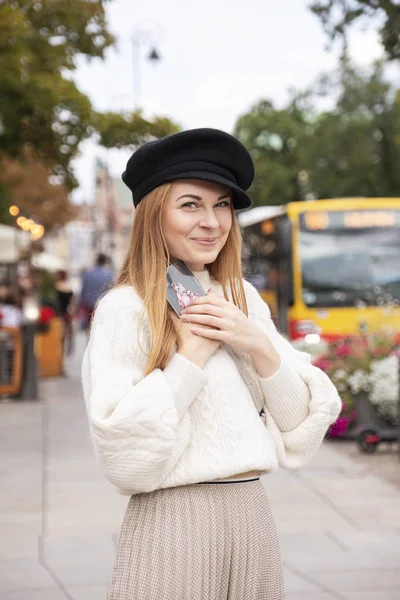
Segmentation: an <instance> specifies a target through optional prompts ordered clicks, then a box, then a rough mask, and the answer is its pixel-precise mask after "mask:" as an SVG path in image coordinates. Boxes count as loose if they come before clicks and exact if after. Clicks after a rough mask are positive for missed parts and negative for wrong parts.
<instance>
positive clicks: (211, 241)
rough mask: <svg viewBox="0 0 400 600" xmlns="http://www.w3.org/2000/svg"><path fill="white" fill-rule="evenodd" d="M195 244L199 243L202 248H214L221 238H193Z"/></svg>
mask: <svg viewBox="0 0 400 600" xmlns="http://www.w3.org/2000/svg"><path fill="white" fill-rule="evenodd" d="M192 239H193V241H194V242H197V243H198V244H200V245H201V246H214V245H215V244H216V243H217V242H218V239H219V238H192Z"/></svg>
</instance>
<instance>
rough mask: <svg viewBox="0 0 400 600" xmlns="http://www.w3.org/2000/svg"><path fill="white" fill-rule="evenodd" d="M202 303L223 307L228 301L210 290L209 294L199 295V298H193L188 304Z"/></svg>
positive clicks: (196, 304)
mask: <svg viewBox="0 0 400 600" xmlns="http://www.w3.org/2000/svg"><path fill="white" fill-rule="evenodd" d="M203 304H212V305H213V306H219V307H221V308H223V307H224V306H226V305H227V304H229V302H227V301H226V300H225V298H221V297H220V296H217V294H214V293H213V292H212V293H210V294H207V296H201V297H200V298H194V300H192V301H191V303H190V305H189V306H198V305H203Z"/></svg>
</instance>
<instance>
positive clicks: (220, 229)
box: [162, 179, 232, 271]
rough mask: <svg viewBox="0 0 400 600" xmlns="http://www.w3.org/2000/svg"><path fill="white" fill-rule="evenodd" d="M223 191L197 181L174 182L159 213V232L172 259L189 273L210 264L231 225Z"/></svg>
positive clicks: (227, 195) (228, 202) (227, 198)
mask: <svg viewBox="0 0 400 600" xmlns="http://www.w3.org/2000/svg"><path fill="white" fill-rule="evenodd" d="M231 203H232V200H231V194H230V192H229V190H228V189H227V188H224V187H222V186H220V185H217V184H215V183H210V182H207V181H199V180H191V179H187V180H180V181H175V182H174V183H173V184H172V187H171V194H170V196H169V198H168V201H167V203H166V206H165V207H164V211H163V214H162V229H163V233H164V236H165V239H166V242H167V246H168V250H169V252H170V254H171V255H172V256H174V257H175V258H177V259H179V260H183V261H184V262H185V263H186V264H187V266H188V267H189V269H191V270H192V271H202V270H203V269H204V266H205V265H207V264H210V263H212V262H214V260H215V259H216V258H217V256H218V254H219V253H220V251H221V249H222V248H223V247H224V245H225V242H226V240H227V238H228V235H229V231H230V229H231V226H232V211H231Z"/></svg>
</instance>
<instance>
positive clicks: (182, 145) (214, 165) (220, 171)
mask: <svg viewBox="0 0 400 600" xmlns="http://www.w3.org/2000/svg"><path fill="white" fill-rule="evenodd" d="M253 178H254V166H253V161H252V158H251V156H250V154H249V152H248V150H247V149H246V148H245V147H244V146H243V144H242V143H241V142H239V140H237V139H236V138H235V137H233V136H232V135H230V134H229V133H226V132H224V131H220V130H219V129H189V130H187V131H181V132H179V133H174V134H172V135H168V136H167V137H164V138H162V139H160V140H156V141H155V142H149V143H148V144H145V145H144V146H141V147H140V148H139V149H138V150H136V151H135V152H134V153H133V154H132V156H131V157H130V159H129V160H128V163H127V165H126V170H125V171H124V172H123V174H122V180H123V181H124V183H125V184H126V185H127V186H128V187H129V189H130V190H132V194H133V203H134V205H135V206H137V205H138V204H139V202H140V201H141V199H142V198H143V196H146V194H148V193H149V192H151V191H152V190H154V189H155V188H156V187H158V186H160V185H162V184H163V183H168V182H170V181H175V180H177V179H201V180H203V181H211V182H213V183H218V184H220V185H222V186H225V187H227V188H229V189H230V190H231V191H232V198H233V205H234V207H235V209H242V208H248V207H249V206H251V205H252V201H251V199H250V197H249V196H248V195H247V194H246V190H247V189H248V188H249V187H250V185H251V184H252V181H253Z"/></svg>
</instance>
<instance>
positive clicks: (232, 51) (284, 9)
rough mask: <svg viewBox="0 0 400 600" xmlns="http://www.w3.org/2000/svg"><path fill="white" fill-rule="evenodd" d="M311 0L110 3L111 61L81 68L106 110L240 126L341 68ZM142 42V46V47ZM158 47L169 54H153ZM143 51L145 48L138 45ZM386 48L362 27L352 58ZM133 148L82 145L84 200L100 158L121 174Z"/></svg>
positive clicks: (187, 124) (79, 197)
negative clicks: (155, 57) (252, 112)
mask: <svg viewBox="0 0 400 600" xmlns="http://www.w3.org/2000/svg"><path fill="white" fill-rule="evenodd" d="M308 4H309V0H279V1H278V0H274V1H273V0H247V2H244V1H243V0H201V2H199V1H198V0H197V1H195V0H185V1H183V0H167V1H166V0H146V1H145V2H140V3H139V2H136V1H135V0H112V1H111V2H107V3H106V11H107V16H108V22H109V28H110V30H111V31H112V32H113V33H114V35H115V36H116V37H117V47H116V48H112V49H109V50H108V51H107V53H106V59H105V61H100V60H98V59H96V60H94V61H91V62H87V61H86V59H85V60H83V59H82V60H80V61H79V64H78V69H77V70H76V71H75V73H74V74H73V79H74V80H75V81H76V83H77V85H78V87H79V89H80V90H81V91H82V92H84V93H86V94H87V95H88V96H89V97H90V99H91V101H92V103H93V105H94V107H95V108H96V109H97V110H100V111H107V110H112V111H120V110H121V111H125V110H132V109H134V108H138V107H139V108H141V109H142V110H143V113H144V115H145V116H146V117H152V116H155V115H160V116H161V115H162V116H167V117H169V118H171V119H172V120H174V121H175V122H177V123H178V124H180V126H181V127H182V128H184V129H189V128H195V127H216V128H218V129H223V130H225V131H228V132H232V130H233V127H234V124H235V121H236V119H237V118H238V117H239V116H240V115H241V114H243V113H246V112H247V111H248V110H249V109H250V108H251V107H252V106H253V105H254V104H255V103H257V102H258V101H259V100H260V99H262V98H267V99H269V100H272V101H273V103H274V104H275V105H276V106H277V107H280V106H282V105H284V103H285V102H286V101H287V100H288V98H289V90H290V89H293V88H295V89H304V88H305V87H307V86H308V85H310V84H311V83H312V82H313V81H314V80H315V78H316V77H317V75H318V74H319V73H321V72H326V71H329V70H332V69H333V68H335V66H336V65H337V57H338V52H339V48H338V47H337V46H336V47H334V48H333V49H332V50H331V51H327V50H326V46H327V38H326V36H325V35H324V33H323V30H322V26H321V24H320V22H319V21H318V19H317V18H316V17H315V16H314V15H313V13H311V11H310V10H309V9H308ZM134 42H136V43H134ZM152 43H153V44H154V45H155V46H156V48H157V52H159V54H160V56H161V60H160V61H158V62H157V64H153V63H152V62H151V61H149V60H148V59H147V55H148V53H149V50H150V49H151V46H152ZM134 48H136V49H134ZM381 54H382V48H381V46H380V44H379V41H378V38H377V35H376V33H375V32H374V31H373V30H372V28H370V29H367V30H365V31H361V30H358V31H354V32H353V34H352V36H351V39H350V55H351V57H352V59H353V60H354V61H355V62H356V63H357V64H360V65H367V64H369V63H370V62H371V61H372V60H374V59H375V58H377V57H379V56H380V55H381ZM130 154H131V151H129V150H124V151H121V150H106V149H104V148H101V147H99V146H98V145H97V144H96V141H95V140H88V141H86V142H84V143H83V144H82V146H81V152H80V156H79V158H78V159H76V160H75V161H74V169H75V173H76V176H77V178H78V181H79V184H80V186H79V188H78V189H77V190H76V191H75V192H74V195H73V198H74V201H76V202H82V201H88V202H91V201H93V190H94V164H95V159H96V157H100V158H102V159H104V160H106V161H107V163H108V164H109V168H110V171H111V173H112V174H113V175H114V176H116V177H118V176H120V174H121V173H122V171H123V170H124V166H125V164H126V161H127V159H128V157H129V156H130Z"/></svg>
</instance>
